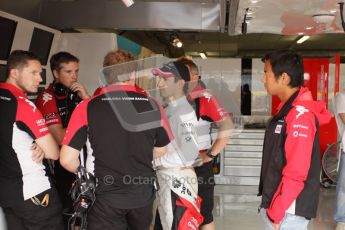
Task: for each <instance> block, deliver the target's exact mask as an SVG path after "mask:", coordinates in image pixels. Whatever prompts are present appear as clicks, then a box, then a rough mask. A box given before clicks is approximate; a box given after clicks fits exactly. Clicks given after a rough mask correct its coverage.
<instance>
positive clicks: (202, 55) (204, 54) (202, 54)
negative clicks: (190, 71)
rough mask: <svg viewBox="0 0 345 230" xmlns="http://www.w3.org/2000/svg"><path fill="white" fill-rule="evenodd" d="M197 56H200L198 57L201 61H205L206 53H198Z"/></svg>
mask: <svg viewBox="0 0 345 230" xmlns="http://www.w3.org/2000/svg"><path fill="white" fill-rule="evenodd" d="M199 55H200V57H201V58H202V59H207V56H206V53H205V52H200V53H199Z"/></svg>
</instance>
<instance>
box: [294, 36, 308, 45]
mask: <svg viewBox="0 0 345 230" xmlns="http://www.w3.org/2000/svg"><path fill="white" fill-rule="evenodd" d="M309 38H310V36H308V35H305V36H303V37H301V38H300V39H298V41H297V43H298V44H302V43H303V42H305V41H307V40H308V39H309Z"/></svg>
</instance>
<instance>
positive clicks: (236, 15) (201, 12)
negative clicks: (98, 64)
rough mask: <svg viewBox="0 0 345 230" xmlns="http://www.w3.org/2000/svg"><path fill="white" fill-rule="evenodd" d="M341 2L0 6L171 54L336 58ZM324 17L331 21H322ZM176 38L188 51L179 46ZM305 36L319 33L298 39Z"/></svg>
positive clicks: (10, 2)
mask: <svg viewBox="0 0 345 230" xmlns="http://www.w3.org/2000/svg"><path fill="white" fill-rule="evenodd" d="M338 1H339V0H304V1H300V0H219V1H213V0H206V1H205V0H202V1H199V0H183V1H162V0H161V1H158V2H152V1H138V0H136V2H135V4H134V5H133V6H131V7H130V8H126V7H125V6H124V4H123V3H122V2H121V1H120V0H30V1H22V0H0V2H1V4H0V10H2V11H5V12H8V13H11V14H14V15H17V16H20V17H23V18H26V19H29V20H32V21H35V22H38V23H40V24H43V25H46V26H49V27H52V28H56V29H59V30H61V31H64V32H114V33H117V34H119V35H122V36H125V37H127V38H129V39H130V40H133V41H134V42H136V43H138V44H140V45H142V46H145V47H147V48H148V49H150V50H152V51H154V52H155V53H162V54H164V55H166V56H169V57H178V56H181V55H192V56H198V55H199V52H201V51H202V52H206V54H207V56H208V57H261V56H262V55H263V54H264V53H266V52H267V51H269V50H273V49H278V48H294V49H296V50H298V51H300V52H301V53H302V54H303V55H305V56H309V57H330V56H333V55H335V54H336V53H340V54H341V55H343V56H344V55H345V37H344V36H345V34H344V31H343V29H342V27H341V22H340V14H339V5H338ZM317 14H323V15H328V16H330V19H331V20H330V21H329V22H327V23H317V22H316V21H315V20H314V17H313V15H317ZM332 15H333V16H332ZM245 17H246V25H247V29H246V34H243V30H242V23H243V22H244V18H245ZM175 35H177V36H178V37H179V38H180V40H181V41H182V42H183V44H184V45H183V47H182V48H176V47H173V46H172V45H171V38H172V36H175ZM303 35H310V36H311V37H310V39H309V40H307V41H306V42H304V43H303V44H297V43H296V41H297V40H298V39H299V38H301V37H302V36H303Z"/></svg>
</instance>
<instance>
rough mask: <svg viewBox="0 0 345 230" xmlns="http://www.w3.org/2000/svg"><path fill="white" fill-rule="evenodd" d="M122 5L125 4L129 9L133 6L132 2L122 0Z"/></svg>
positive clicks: (130, 0) (131, 0)
mask: <svg viewBox="0 0 345 230" xmlns="http://www.w3.org/2000/svg"><path fill="white" fill-rule="evenodd" d="M122 2H123V4H125V5H126V6H127V7H130V6H131V5H133V4H134V1H133V0H122Z"/></svg>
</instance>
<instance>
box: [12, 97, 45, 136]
mask: <svg viewBox="0 0 345 230" xmlns="http://www.w3.org/2000/svg"><path fill="white" fill-rule="evenodd" d="M16 122H17V123H22V124H24V126H25V127H26V129H25V131H26V132H28V133H29V134H30V135H31V136H32V137H33V139H38V138H40V137H43V136H45V135H47V134H48V133H49V132H48V128H47V126H46V123H45V120H44V119H43V117H42V114H41V112H40V111H39V110H38V109H37V107H36V106H35V104H34V103H33V102H31V101H30V100H29V99H28V98H24V97H19V98H18V108H17V115H16Z"/></svg>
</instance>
